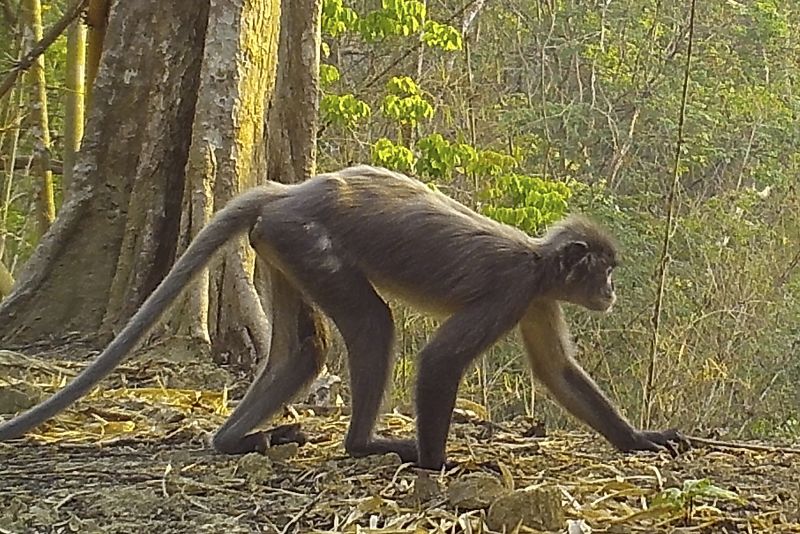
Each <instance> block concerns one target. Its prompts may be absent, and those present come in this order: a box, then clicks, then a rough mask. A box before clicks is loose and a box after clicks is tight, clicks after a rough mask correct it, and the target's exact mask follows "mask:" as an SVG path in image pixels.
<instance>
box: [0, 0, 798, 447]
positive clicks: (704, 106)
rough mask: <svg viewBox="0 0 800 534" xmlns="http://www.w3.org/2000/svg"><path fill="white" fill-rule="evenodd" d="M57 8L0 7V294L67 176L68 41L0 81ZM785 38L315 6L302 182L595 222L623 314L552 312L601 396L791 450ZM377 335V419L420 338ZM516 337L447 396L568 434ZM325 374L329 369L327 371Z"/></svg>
mask: <svg viewBox="0 0 800 534" xmlns="http://www.w3.org/2000/svg"><path fill="white" fill-rule="evenodd" d="M71 5H72V3H68V2H63V1H54V2H46V3H44V4H41V5H40V4H39V0H20V3H19V4H18V3H17V2H14V1H13V0H3V1H2V2H0V52H2V54H0V73H4V75H3V76H0V87H2V88H3V94H2V95H0V98H2V100H0V166H1V167H0V195H1V196H0V293H2V295H0V296H6V295H7V294H9V293H10V291H11V284H12V282H13V280H14V278H15V277H16V276H17V275H18V273H19V272H21V270H22V268H23V266H24V265H25V262H26V261H27V260H28V259H29V258H30V257H31V255H32V254H33V252H34V249H35V247H36V246H37V244H38V243H39V240H40V239H41V237H42V235H43V233H44V232H45V231H46V230H47V228H48V225H49V224H50V223H52V220H53V216H54V215H55V214H56V213H58V212H59V209H60V207H61V205H62V199H63V193H64V191H65V187H64V184H65V182H68V181H69V179H70V173H71V167H72V163H71V162H74V161H75V153H74V147H75V146H76V141H77V140H79V139H80V128H78V126H80V125H81V124H82V122H83V118H82V113H77V114H76V112H75V109H76V108H75V107H74V106H75V103H74V102H71V97H73V96H74V95H75V94H79V93H80V92H81V91H82V89H80V88H76V86H75V85H74V84H75V80H76V78H75V76H74V72H73V71H72V69H71V68H68V67H71V66H73V65H74V64H75V61H74V56H73V60H71V61H70V60H68V58H69V57H70V54H74V53H75V50H76V49H75V48H74V47H75V46H77V45H76V44H75V42H76V38H75V32H76V31H78V30H76V29H75V28H76V27H75V25H73V26H72V27H71V29H70V32H73V33H72V39H71V40H70V45H69V46H68V44H67V37H66V35H62V36H60V37H59V38H58V39H56V40H55V42H54V43H53V44H52V45H51V46H49V47H48V48H47V50H46V53H45V54H44V55H43V56H42V61H43V63H42V68H37V66H36V65H34V67H33V68H32V69H29V70H28V71H27V72H26V73H25V74H24V76H20V77H18V78H19V79H17V80H16V83H15V84H13V85H8V86H6V83H5V82H6V81H7V80H8V76H7V74H6V73H12V72H14V71H13V66H14V64H15V63H14V62H15V60H16V59H17V58H20V57H22V56H23V55H24V53H23V52H22V51H27V50H28V49H29V48H30V43H31V42H33V41H36V40H38V39H40V38H41V35H42V27H45V28H48V27H51V26H52V25H53V24H54V23H56V22H57V21H59V20H61V19H62V18H63V16H64V14H65V13H66V12H68V10H69V6H71ZM23 8H24V9H23ZM37 14H38V15H37ZM37 18H38V19H40V20H39V21H38V22H37ZM797 20H800V4H798V3H797V2H795V1H789V2H782V3H778V2H776V1H775V0H757V1H753V2H741V3H740V2H737V1H735V0H728V1H726V2H718V3H701V4H699V5H698V6H697V8H696V12H695V13H694V19H692V17H691V10H690V9H689V3H676V2H663V1H661V0H656V1H650V0H620V1H617V2H588V3H585V2H579V1H573V0H550V1H548V0H540V1H533V2H532V1H529V0H502V1H498V2H485V1H481V0H475V1H473V2H470V3H464V2H453V1H449V0H445V1H436V0H428V1H427V2H420V1H417V0H383V1H382V2H376V1H371V0H356V1H353V2H348V1H347V0H324V2H323V3H322V19H321V26H322V46H321V51H322V56H321V57H322V59H321V64H320V67H319V73H318V74H319V84H320V89H321V94H320V101H319V128H318V129H317V142H318V149H317V150H318V156H317V168H318V170H320V171H328V170H336V169H337V168H340V167H343V166H345V165H348V164H351V163H360V162H371V163H374V164H379V165H383V166H386V167H389V168H393V169H397V170H400V171H403V172H407V173H410V174H413V175H415V176H418V177H419V178H421V179H423V180H425V181H427V182H430V183H431V184H432V186H435V187H438V188H439V189H441V190H442V191H444V192H445V193H447V194H449V195H451V196H453V197H455V198H457V199H459V200H461V201H462V202H464V203H466V204H467V205H469V206H471V207H474V208H475V209H477V210H479V211H481V212H483V213H485V214H487V215H488V216H491V217H494V218H496V219H498V220H501V221H503V222H507V223H509V224H514V225H517V226H519V227H521V228H523V229H524V230H526V231H528V232H531V233H537V232H541V231H542V230H543V229H544V228H545V227H546V226H547V225H548V224H549V223H551V222H552V221H554V220H556V219H558V218H559V217H561V216H563V215H564V214H565V213H567V212H583V213H587V214H589V215H591V216H593V217H595V218H596V219H598V220H600V221H602V222H603V224H605V225H606V226H607V227H608V228H610V229H611V230H612V232H613V233H614V234H615V235H616V236H617V237H618V239H619V241H620V243H621V245H622V248H623V266H622V267H621V268H620V269H619V272H618V275H617V288H618V293H619V297H620V302H619V304H618V305H617V306H616V307H615V310H614V312H613V313H612V314H610V315H603V316H598V315H593V314H589V313H586V312H583V311H581V310H577V309H572V308H571V309H570V310H569V314H570V320H571V322H572V323H573V325H574V326H573V331H574V333H575V342H576V345H577V347H578V351H579V358H580V360H581V362H582V363H583V364H584V365H585V367H586V368H587V370H588V371H589V372H590V373H591V374H592V375H593V376H594V377H595V378H596V379H597V380H598V382H600V384H601V386H602V387H603V388H604V389H605V390H606V391H608V392H609V393H610V395H611V396H612V397H613V398H614V399H616V400H617V401H618V403H619V404H620V405H622V406H624V407H625V409H626V412H627V414H628V415H629V416H630V417H631V418H633V419H637V420H638V421H639V423H641V424H646V425H651V424H652V425H653V426H662V425H663V424H673V425H677V426H680V427H681V428H686V429H693V430H699V431H706V430H712V429H713V430H714V432H715V433H718V434H721V435H724V436H730V437H752V436H756V437H764V436H770V437H773V438H786V439H797V437H798V436H800V386H798V384H800V358H798V356H799V355H800V322H799V321H798V317H800V272H799V271H800V197H799V196H798V194H799V193H798V175H799V173H798V171H800V129H798V124H799V122H798V119H800V97H799V96H798V94H797V83H798V65H800V25H798V24H797V23H796V21H797ZM37 27H38V30H37ZM37 33H38V37H37ZM26 35H27V37H26ZM31 36H34V37H36V39H33V41H31V39H32V38H31ZM689 37H691V40H690V39H689ZM689 42H691V43H692V45H691V49H690V48H689V47H688V43H689ZM26 43H27V45H26ZM690 51H691V55H690V57H689V59H690V60H691V61H690V62H687V54H689V52H690ZM78 63H80V62H78ZM71 72H72V75H71ZM687 73H688V78H687V77H686V75H687ZM15 78H17V77H16V76H15ZM684 94H685V98H684ZM109 142H111V143H113V142H114V140H113V139H110V140H109ZM164 142H165V143H168V139H166V140H165V141H164ZM43 155H44V156H43ZM42 162H45V163H44V164H42ZM98 261H102V257H100V258H99V260H98ZM509 283H512V282H511V281H509ZM123 308H124V307H123ZM396 317H397V319H398V323H399V325H400V327H401V328H400V330H399V333H398V349H399V358H398V365H397V366H396V369H395V376H394V388H393V399H392V401H393V402H396V403H406V402H407V401H408V400H409V395H410V393H409V392H410V390H411V387H410V381H411V378H412V376H413V368H414V357H413V356H414V354H415V353H416V352H417V351H418V350H419V349H420V347H421V346H422V344H423V343H424V342H425V340H426V339H427V337H428V336H429V334H430V332H431V331H432V329H433V327H434V326H435V323H434V322H433V321H432V320H430V319H428V318H426V317H424V316H421V315H419V314H417V313H415V312H414V311H413V310H409V309H405V308H403V307H400V306H398V307H396ZM0 330H2V327H0ZM517 343H518V342H517V340H516V339H515V338H514V337H513V336H511V337H509V339H508V340H505V341H504V342H502V343H500V344H498V346H496V347H494V348H493V349H491V350H490V351H489V352H488V353H487V354H486V355H485V356H484V357H483V358H482V359H481V360H480V362H479V364H478V365H477V366H476V368H475V369H474V370H473V371H472V372H470V374H468V376H467V377H466V379H465V382H464V386H463V388H462V393H461V396H462V397H465V398H469V399H471V400H473V401H475V402H477V403H478V404H479V405H481V406H482V407H483V409H485V410H486V411H487V414H488V416H489V417H491V418H493V419H496V420H502V419H505V418H508V417H512V416H515V415H520V414H528V415H534V416H536V417H540V418H544V419H546V421H547V423H548V425H551V426H560V425H562V424H569V423H568V419H567V418H566V417H565V416H564V414H563V412H562V411H561V410H559V409H558V408H557V407H556V406H555V405H554V404H552V403H550V402H549V401H548V400H547V399H546V396H541V397H540V396H538V395H534V392H535V391H536V388H535V387H532V385H531V379H530V376H529V374H528V371H527V370H526V368H525V363H524V361H523V360H522V359H520V358H519V357H518V355H519V353H520V351H519V347H518V344H517ZM329 367H330V370H331V372H333V373H336V374H340V375H342V376H344V375H346V369H344V365H343V360H342V358H341V354H337V355H336V357H334V358H332V359H331V360H330V362H329Z"/></svg>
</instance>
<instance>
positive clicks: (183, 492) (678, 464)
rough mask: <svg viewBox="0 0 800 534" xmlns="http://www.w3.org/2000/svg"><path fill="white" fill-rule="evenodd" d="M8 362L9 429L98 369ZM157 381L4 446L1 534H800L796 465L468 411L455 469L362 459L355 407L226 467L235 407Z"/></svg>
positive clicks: (3, 392) (0, 451)
mask: <svg viewBox="0 0 800 534" xmlns="http://www.w3.org/2000/svg"><path fill="white" fill-rule="evenodd" d="M0 353H2V354H0V376H2V377H3V379H0V408H2V409H3V411H5V412H6V413H8V412H10V411H13V410H10V408H13V407H14V406H16V405H17V404H19V403H22V404H25V403H26V402H32V401H35V400H36V399H38V398H40V396H41V395H44V394H47V393H48V392H50V391H53V390H55V389H56V388H57V387H59V386H60V385H61V382H62V380H61V378H62V377H64V376H68V375H70V374H74V370H75V369H79V368H80V366H81V365H82V364H80V363H76V364H74V367H73V364H71V363H66V362H65V361H63V360H59V361H58V362H57V363H52V362H50V361H48V360H42V359H38V358H34V359H31V358H28V357H23V356H21V355H18V354H16V353H13V354H12V353H8V352H3V351H0ZM153 368H158V369H159V373H152V372H147V371H142V369H143V368H142V367H140V364H131V366H130V367H124V368H123V369H122V372H121V373H118V374H117V375H115V376H114V377H111V379H110V380H108V381H106V382H104V383H103V388H102V389H101V391H99V392H96V393H95V394H93V395H92V396H90V397H89V398H87V399H85V400H84V401H82V402H80V403H79V404H78V405H76V407H75V408H73V409H70V410H68V411H67V412H65V413H64V414H62V415H61V416H59V418H57V419H56V420H55V421H53V422H52V423H50V424H48V425H47V426H45V427H44V428H42V429H41V430H38V431H37V433H34V434H33V435H31V436H29V437H27V438H26V439H24V440H18V441H15V442H11V443H4V444H0V466H2V467H1V468H0V534H2V533H8V532H13V533H23V532H24V533H28V532H31V533H34V532H42V533H45V532H48V533H49V532H87V533H94V532H104V533H138V532H143V533H148V532H153V533H158V534H167V533H179V532H180V533H183V532H187V533H188V532H191V533H195V532H226V533H238V532H243V533H244V532H386V533H389V532H391V533H405V532H408V533H421V532H448V533H449V532H501V531H502V529H503V527H502V526H498V525H506V527H505V528H506V531H507V532H513V531H517V532H541V531H561V532H565V531H568V532H570V533H581V532H584V533H586V532H689V531H691V532H796V533H800V454H798V453H797V452H791V451H789V450H780V449H770V448H767V449H764V450H749V449H747V448H740V449H736V448H720V447H699V448H694V449H692V450H690V451H687V452H684V453H682V454H680V455H678V456H677V457H675V458H673V457H672V456H670V455H669V454H666V453H663V454H653V453H646V454H632V455H623V454H619V453H617V452H615V451H614V450H612V449H611V448H610V447H609V446H608V445H607V444H606V443H605V442H604V441H602V440H601V439H600V438H598V437H597V436H595V435H591V434H587V433H552V432H551V433H549V435H547V436H546V437H527V436H529V435H531V434H537V433H538V434H540V433H541V432H536V431H534V430H537V429H533V428H532V426H531V425H530V424H529V422H528V421H526V420H523V419H520V420H517V421H513V422H506V423H501V424H499V425H497V424H489V423H486V422H483V421H480V420H478V419H476V418H475V417H471V416H470V414H468V413H466V414H459V416H458V422H456V423H455V424H454V426H453V430H452V432H451V436H450V442H449V454H450V459H451V460H452V461H453V462H454V466H453V467H452V468H450V469H448V470H445V471H444V472H442V473H428V472H422V473H420V472H419V471H417V470H415V469H414V468H413V467H412V466H410V465H405V464H402V463H401V462H400V460H399V459H398V458H397V457H396V456H394V455H387V456H383V457H373V458H364V459H351V458H347V457H346V456H345V455H344V451H343V449H342V447H341V440H342V436H343V434H344V432H345V429H346V424H347V415H346V408H345V409H340V408H327V409H319V410H317V411H318V412H321V413H322V415H320V414H315V413H314V410H310V409H308V408H304V409H301V410H296V411H292V410H288V411H287V413H286V414H285V415H284V417H283V418H282V420H281V421H280V422H283V423H286V422H294V421H298V422H300V423H301V424H302V426H303V429H304V431H305V432H306V434H307V435H308V436H309V438H310V440H311V442H310V443H307V444H305V445H303V446H301V447H298V446H296V445H294V444H289V445H283V446H280V447H276V448H275V449H273V450H270V451H269V452H268V454H267V455H259V454H250V455H245V456H224V455H220V454H217V453H215V452H213V450H212V449H211V448H210V446H209V445H208V438H209V436H210V434H211V432H213V430H214V428H215V427H216V425H218V424H219V422H220V421H222V420H223V419H224V413H223V412H224V408H223V409H221V408H220V405H219V400H220V398H221V399H222V401H223V402H222V404H224V399H225V396H224V395H222V396H221V397H220V393H219V392H211V393H209V392H200V391H195V392H194V393H192V390H191V389H187V384H179V386H180V387H177V386H176V384H174V383H173V382H174V380H172V378H171V377H170V376H169V373H166V374H165V369H169V365H161V364H159V365H158V366H153V365H150V366H145V369H153ZM180 374H181V375H186V374H191V373H187V372H186V369H182V370H181V373H180ZM4 380H5V381H7V382H8V384H9V385H7V386H6V387H3V381H4ZM154 386H158V387H154ZM12 391H14V392H16V393H13V394H12V393H11V392H12ZM19 392H21V393H19ZM37 392H38V393H37ZM31 396H32V397H33V398H28V397H31ZM17 408H18V406H17ZM381 423H382V424H381V426H382V430H383V431H385V432H387V433H391V434H405V435H410V434H411V432H412V431H413V421H412V420H411V419H410V418H408V417H406V416H404V415H400V414H389V415H386V416H384V417H383V418H382V422H381ZM538 430H540V429H538ZM464 481H473V483H470V484H466V485H465V484H464ZM697 481H703V482H697ZM544 489H546V490H548V492H547V493H541V494H540V493H535V492H534V490H536V491H538V490H544ZM532 492H533V493H532ZM509 495H511V496H515V495H525V499H527V500H522V501H519V502H520V503H522V504H521V505H519V506H517V508H520V507H521V508H522V510H521V511H520V510H517V511H514V507H513V506H511V507H506V508H503V507H501V506H500V505H498V504H497V499H498V498H499V497H500V496H509ZM542 495H544V497H542ZM541 499H544V501H542V500H541ZM548 499H549V500H548ZM553 499H554V501H553ZM552 502H555V504H554V505H553V504H552ZM493 503H494V504H493ZM548 503H549V504H548ZM531 510H536V513H535V514H532V513H530V511H531ZM526 511H527V515H526ZM514 514H518V515H514ZM519 514H521V515H519ZM545 516H547V518H548V519H547V521H546V522H543V521H544V519H543V518H544V517H545ZM540 520H541V521H540ZM509 525H511V526H509ZM515 528H516V529H517V530H515Z"/></svg>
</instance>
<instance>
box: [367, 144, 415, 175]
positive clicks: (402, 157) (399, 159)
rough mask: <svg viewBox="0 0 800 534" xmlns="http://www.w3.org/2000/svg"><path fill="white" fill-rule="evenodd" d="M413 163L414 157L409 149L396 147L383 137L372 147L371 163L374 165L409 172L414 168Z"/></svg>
mask: <svg viewBox="0 0 800 534" xmlns="http://www.w3.org/2000/svg"><path fill="white" fill-rule="evenodd" d="M415 162H416V157H415V156H414V153H413V152H412V151H411V150H410V149H408V148H406V147H404V146H402V145H396V144H394V143H393V142H392V141H390V140H389V139H386V138H385V137H382V138H381V139H378V140H377V141H376V142H375V144H374V145H372V163H373V164H374V165H379V166H381V167H386V168H387V169H394V170H397V171H401V172H409V171H410V170H411V169H413V168H414V164H415Z"/></svg>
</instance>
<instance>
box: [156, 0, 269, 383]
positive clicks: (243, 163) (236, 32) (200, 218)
mask: <svg viewBox="0 0 800 534" xmlns="http://www.w3.org/2000/svg"><path fill="white" fill-rule="evenodd" d="M279 14H280V3H279V1H278V0H263V1H259V2H245V1H243V0H212V1H211V8H210V12H209V23H208V30H207V32H206V47H205V54H204V58H203V70H202V72H201V75H200V77H201V80H200V96H199V97H198V101H197V108H196V110H195V118H194V129H193V132H192V144H191V148H190V151H189V165H188V171H187V180H186V187H185V189H184V194H185V195H186V198H187V202H186V203H185V209H184V211H183V214H182V221H181V241H182V248H185V247H186V246H187V245H188V243H189V241H190V239H191V238H192V237H194V236H195V235H196V234H197V232H198V231H199V230H200V229H201V228H202V227H203V226H204V225H205V224H206V222H207V221H208V219H209V218H210V216H211V214H212V213H213V212H214V211H218V210H219V209H220V208H222V207H223V206H224V204H225V203H226V202H227V201H228V200H229V199H230V198H231V197H232V196H234V195H235V194H236V193H238V192H239V191H241V190H242V189H246V188H249V187H252V186H254V185H256V184H258V183H262V182H263V181H264V179H265V177H264V174H263V172H261V173H259V172H257V171H256V165H255V164H256V157H255V155H256V151H257V150H258V151H260V150H262V146H263V137H264V118H265V114H266V106H265V98H264V95H271V94H272V92H273V89H274V85H275V68H276V59H277V51H278V31H277V30H278V24H279ZM262 168H263V167H262ZM221 256H222V258H221V261H219V262H215V263H214V268H213V269H212V270H211V273H210V274H209V273H204V274H203V275H202V276H201V277H199V279H198V281H197V283H195V284H193V286H192V287H191V288H190V289H189V291H187V292H186V295H185V297H184V298H183V299H182V302H181V304H180V305H179V306H176V307H175V308H174V312H173V313H172V314H171V319H170V321H169V324H170V326H171V328H172V329H174V330H175V331H177V333H178V334H180V335H179V336H178V337H177V338H175V339H174V342H177V343H184V342H185V341H186V340H187V338H188V340H189V343H190V347H189V350H190V351H191V352H196V351H198V350H202V349H203V348H204V347H203V346H204V345H205V346H208V344H209V343H211V346H212V348H213V349H214V350H213V352H214V353H215V354H216V355H222V356H224V357H225V359H229V356H231V355H232V356H234V357H235V358H236V359H237V361H238V363H242V364H244V365H245V366H246V367H249V366H250V365H252V364H253V363H254V362H256V361H258V360H260V359H262V358H265V357H266V355H267V354H268V353H269V349H270V336H271V332H270V321H269V320H268V317H267V316H266V314H265V312H264V310H263V308H262V305H261V303H260V301H259V296H258V293H257V292H256V289H255V286H254V285H253V282H252V275H253V267H254V262H255V256H254V253H253V251H252V249H251V248H250V246H249V244H248V243H247V240H246V239H244V238H241V239H239V240H237V242H236V244H235V246H229V247H226V248H225V252H224V253H223V254H222V255H221ZM173 348H174V347H173Z"/></svg>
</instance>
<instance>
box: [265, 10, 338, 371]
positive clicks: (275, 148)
mask: <svg viewBox="0 0 800 534" xmlns="http://www.w3.org/2000/svg"><path fill="white" fill-rule="evenodd" d="M321 16H322V2H321V0H283V9H282V10H281V31H280V58H281V61H280V62H279V63H278V72H277V82H276V87H275V92H274V94H273V98H272V100H271V101H270V104H269V115H268V119H267V121H268V128H267V129H266V132H265V135H266V144H265V148H266V153H265V159H266V168H267V177H268V178H269V179H270V180H274V181H277V182H283V183H296V182H301V181H303V180H304V179H306V178H307V177H308V176H310V175H313V174H314V173H315V171H316V155H317V142H316V140H317V127H318V120H317V118H318V108H319V61H320V57H319V51H320V42H321V25H320V22H321ZM257 271H258V272H257V273H256V282H257V284H258V287H259V289H260V295H261V298H262V301H261V302H262V307H263V309H265V310H266V312H267V314H268V315H269V316H270V317H271V318H272V320H273V323H272V329H271V332H270V334H271V345H270V349H271V350H270V352H269V358H268V359H264V360H262V361H261V362H260V364H261V366H265V367H266V368H267V369H268V370H270V371H271V370H272V369H274V368H276V367H278V366H280V365H281V364H282V363H283V361H284V360H285V359H287V358H291V357H292V354H294V353H295V351H296V350H297V343H298V341H299V340H298V326H299V324H300V323H301V321H302V314H304V313H306V310H305V308H304V306H303V303H302V295H301V294H300V293H299V292H298V291H297V289H296V288H295V287H294V286H292V285H291V284H290V283H289V282H288V281H287V280H286V278H285V277H284V276H283V275H282V274H281V273H279V272H278V271H277V270H275V269H272V268H270V267H269V266H267V265H266V264H264V263H263V262H259V264H258V269H257Z"/></svg>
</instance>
